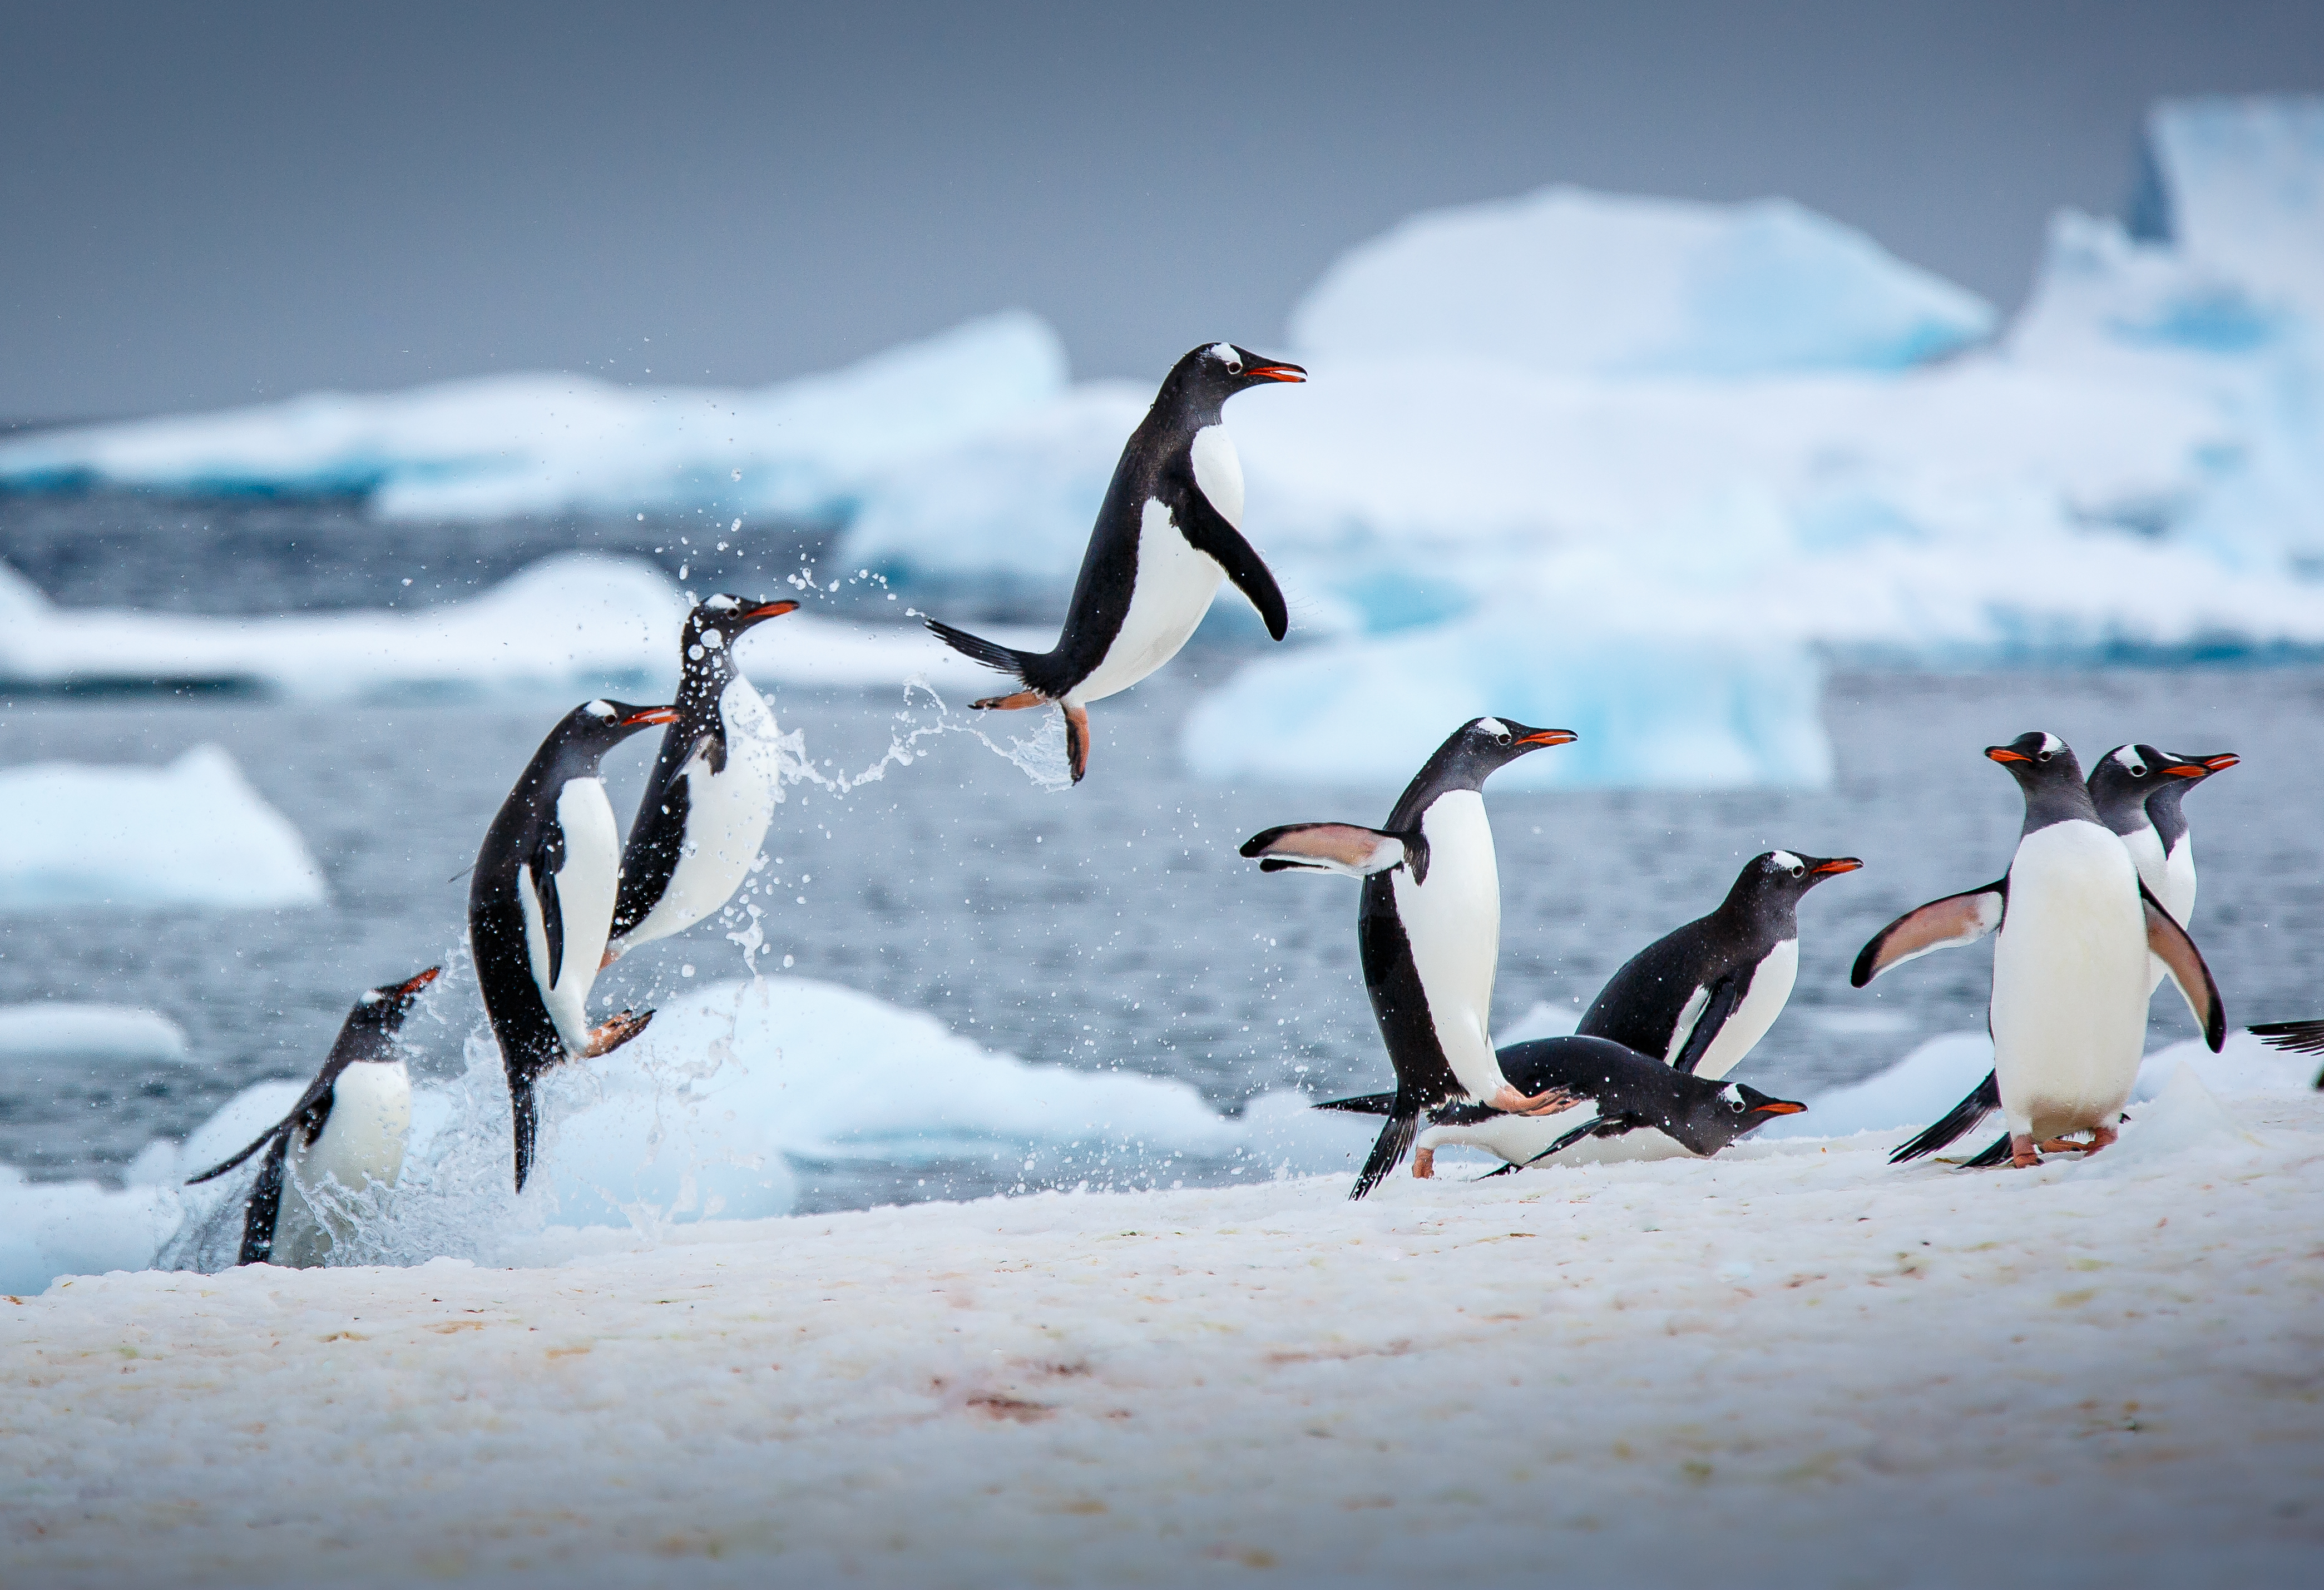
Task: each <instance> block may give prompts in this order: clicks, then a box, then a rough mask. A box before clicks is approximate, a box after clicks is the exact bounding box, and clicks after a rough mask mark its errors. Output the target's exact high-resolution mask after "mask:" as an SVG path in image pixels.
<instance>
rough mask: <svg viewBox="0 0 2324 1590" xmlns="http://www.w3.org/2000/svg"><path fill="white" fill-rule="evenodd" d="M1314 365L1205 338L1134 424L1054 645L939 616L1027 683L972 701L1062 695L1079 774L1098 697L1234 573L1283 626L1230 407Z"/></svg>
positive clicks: (1280, 628) (1166, 647) (1151, 656)
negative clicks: (1254, 526) (975, 631)
mask: <svg viewBox="0 0 2324 1590" xmlns="http://www.w3.org/2000/svg"><path fill="white" fill-rule="evenodd" d="M1306 379H1307V372H1305V371H1304V370H1302V369H1301V368H1300V367H1299V366H1298V365H1296V364H1286V363H1283V362H1282V361H1281V360H1278V359H1262V358H1261V357H1259V355H1258V354H1254V353H1252V352H1251V351H1250V349H1249V348H1241V347H1237V346H1236V345H1234V344H1232V343H1213V344H1212V345H1210V346H1209V347H1206V348H1196V349H1195V350H1194V352H1193V353H1191V354H1187V355H1186V356H1185V358H1183V359H1181V360H1179V361H1178V363H1176V365H1174V366H1173V367H1172V368H1171V371H1170V373H1169V374H1168V375H1167V376H1166V377H1164V378H1163V381H1162V390H1161V391H1159V392H1157V394H1156V395H1155V399H1154V406H1153V407H1152V408H1150V409H1148V410H1147V411H1146V418H1144V419H1143V420H1141V421H1139V426H1138V428H1137V429H1136V430H1134V431H1132V432H1131V433H1130V441H1129V443H1128V444H1127V445H1126V446H1124V447H1123V448H1122V450H1121V461H1120V463H1119V464H1115V465H1114V470H1113V483H1112V484H1111V485H1109V486H1108V487H1107V488H1106V492H1105V501H1104V502H1103V504H1102V505H1101V506H1100V507H1099V509H1098V512H1097V528H1095V529H1094V530H1093V531H1092V532H1091V535H1090V542H1089V549H1088V551H1086V552H1085V553H1084V554H1083V556H1082V570H1081V576H1080V578H1079V579H1077V580H1075V581H1074V595H1073V602H1072V603H1071V605H1070V606H1069V607H1068V609H1067V611H1066V613H1065V631H1064V633H1062V634H1061V635H1059V636H1058V637H1057V644H1056V646H1055V647H1053V648H1050V649H1049V650H1047V651H1046V652H1029V651H1017V650H1014V649H1012V648H1010V647H1006V646H1001V645H998V644H996V643H994V642H992V641H990V640H985V639H979V638H978V637H976V636H974V635H971V634H969V633H967V632H966V631H965V630H955V629H954V628H953V627H952V626H951V625H950V624H940V623H938V622H936V620H933V619H931V620H928V628H929V629H930V630H934V631H935V632H936V634H937V635H938V636H940V637H941V638H942V639H944V641H945V644H946V645H948V646H950V647H952V648H954V650H955V651H958V652H960V653H962V654H963V655H964V656H967V657H973V658H974V659H975V660H976V661H978V662H980V663H982V664H983V665H984V666H987V667H990V668H998V669H1000V670H1001V672H1002V673H1004V674H1010V675H1013V676H1016V678H1017V680H1018V682H1019V684H1021V685H1023V686H1024V688H1023V689H1022V690H1019V691H1017V692H1015V693H1014V694H1009V695H995V696H988V697H986V698H985V699H984V700H982V701H979V702H973V703H970V704H971V705H972V706H977V707H990V708H995V709H998V710H1000V711H1003V712H1010V711H1014V710H1016V709H1018V708H1020V707H1037V706H1043V705H1046V704H1047V703H1051V702H1055V703H1056V704H1057V705H1058V707H1059V708H1061V709H1062V710H1063V711H1064V712H1065V751H1066V756H1067V758H1068V760H1069V761H1070V762H1071V763H1072V766H1073V776H1074V783H1075V784H1079V783H1080V782H1081V780H1082V775H1083V774H1084V772H1086V771H1087V770H1088V767H1089V710H1088V709H1089V703H1092V702H1093V701H1101V700H1102V699H1104V698H1105V697H1106V696H1109V695H1112V694H1117V693H1119V692H1120V691H1124V690H1127V689H1129V688H1130V686H1131V685H1135V684H1137V683H1138V682H1139V680H1140V679H1143V678H1145V677H1146V676H1147V675H1148V674H1151V673H1152V672H1154V670H1155V669H1157V668H1158V667H1160V666H1162V665H1163V664H1164V663H1167V662H1168V661H1169V660H1170V659H1171V658H1172V657H1176V656H1177V655H1178V648H1180V647H1183V646H1184V645H1185V644H1186V639H1187V637H1189V636H1191V635H1192V634H1194V626H1195V625H1197V624H1199V623H1201V622H1202V621H1203V614H1204V613H1206V612H1208V611H1210V609H1211V598H1212V597H1213V596H1214V595H1216V594H1217V593H1218V588H1219V582H1220V581H1221V580H1222V579H1225V580H1232V581H1233V582H1234V583H1235V585H1236V588H1237V589H1239V590H1240V591H1241V592H1242V593H1243V594H1244V595H1245V596H1247V597H1249V598H1250V604H1251V605H1252V606H1253V607H1255V608H1257V609H1258V610H1259V617H1260V618H1261V619H1262V620H1265V621H1266V624H1267V632H1268V634H1269V635H1271V636H1273V637H1274V638H1275V639H1277V640H1280V639H1283V634H1284V630H1285V629H1286V626H1287V625H1288V623H1289V619H1288V616H1287V615H1286V612H1285V610H1284V606H1283V593H1282V592H1281V591H1279V590H1277V588H1276V584H1275V576H1274V575H1273V574H1270V573H1268V567H1267V564H1266V563H1265V561H1264V560H1262V559H1261V558H1260V557H1259V554H1258V553H1257V552H1256V551H1255V550H1253V549H1252V547H1251V545H1250V542H1248V541H1246V540H1244V539H1243V537H1242V461H1241V459H1240V457H1239V456H1237V455H1236V453H1235V446H1234V440H1233V438H1232V437H1229V436H1228V435H1227V431H1226V427H1225V425H1224V424H1223V423H1222V418H1221V412H1220V411H1221V409H1222V408H1223V407H1224V405H1225V403H1226V400H1228V399H1229V398H1231V397H1233V396H1234V395H1235V394H1236V393H1237V392H1240V391H1248V390H1250V388H1252V387H1256V386H1266V385H1269V384H1272V383H1273V382H1276V381H1305V380H1306Z"/></svg>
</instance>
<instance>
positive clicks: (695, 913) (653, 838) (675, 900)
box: [605, 595, 798, 962]
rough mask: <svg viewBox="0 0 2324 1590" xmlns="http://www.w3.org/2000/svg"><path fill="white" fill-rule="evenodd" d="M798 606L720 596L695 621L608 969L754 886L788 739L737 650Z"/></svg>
mask: <svg viewBox="0 0 2324 1590" xmlns="http://www.w3.org/2000/svg"><path fill="white" fill-rule="evenodd" d="M797 610H798V602H746V601H744V600H743V599H742V597H739V596H727V595H718V596H713V597H710V598H709V599H708V600H706V601H705V602H699V603H697V604H696V607H695V609H694V611H692V612H690V613H688V614H687V616H686V627H685V629H684V630H682V631H681V633H680V636H679V640H678V664H679V668H680V677H679V681H678V701H677V703H676V705H677V709H678V716H677V718H676V719H675V720H674V721H672V722H671V723H670V726H669V728H668V729H666V730H664V731H662V737H661V752H660V754H659V756H657V757H656V758H654V765H653V771H652V773H651V774H650V775H649V776H648V777H647V778H646V792H645V795H644V798H643V799H641V800H640V801H639V803H638V814H637V816H636V817H635V818H634V819H633V820H632V822H631V823H630V839H629V843H628V844H627V845H625V846H624V847H623V848H622V887H621V890H620V893H619V896H617V898H616V899H615V901H614V904H613V933H612V936H611V938H610V939H609V940H608V942H607V943H606V946H605V960H607V961H608V962H611V961H612V960H615V959H617V958H618V957H620V956H621V955H622V954H624V953H626V952H627V951H631V950H633V949H635V948H637V946H639V945H640V944H643V943H649V942H652V941H653V940H655V939H664V938H668V937H669V935H670V934H672V933H682V932H684V931H685V930H686V929H687V928H689V927H692V926H693V925H694V924H696V923H697V922H700V921H701V920H702V919H703V918H704V917H705V916H708V915H709V914H711V913H713V912H714V911H716V910H718V909H719V908H720V907H721V906H723V905H725V904H726V902H727V901H728V900H730V899H732V898H733V895H734V891H735V890H736V889H738V888H740V887H742V880H743V879H744V878H748V877H749V876H750V875H751V866H752V862H754V861H756V860H757V859H759V850H760V847H761V846H762V845H763V844H764V843H765V842H766V839H767V824H768V823H770V822H771V821H772V820H773V818H774V814H775V803H776V802H778V801H779V800H781V799H782V786H781V784H780V773H779V768H778V767H776V766H775V765H774V763H773V757H774V754H775V753H774V746H775V740H776V737H777V734H778V732H779V731H778V730H777V728H776V726H775V715H774V713H773V712H772V711H770V709H769V707H768V706H767V701H766V698H765V697H764V696H762V695H761V694H759V692H758V690H757V689H756V688H755V687H754V686H753V685H752V684H751V682H750V681H749V680H748V679H745V678H744V677H742V675H741V673H739V672H738V671H737V670H736V668H735V666H734V645H735V642H736V641H738V640H740V639H742V637H743V636H744V635H745V634H747V633H749V632H750V631H751V630H752V629H753V628H755V627H756V626H758V625H760V624H762V623H765V622H766V621H767V620H769V619H774V618H780V617H781V616H782V615H783V614H785V613H787V612H792V611H797Z"/></svg>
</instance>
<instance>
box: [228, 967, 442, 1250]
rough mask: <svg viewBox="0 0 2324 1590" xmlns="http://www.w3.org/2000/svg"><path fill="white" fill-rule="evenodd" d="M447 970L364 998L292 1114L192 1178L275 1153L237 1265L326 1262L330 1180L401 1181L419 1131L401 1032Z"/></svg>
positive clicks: (245, 1227) (261, 1177) (250, 1208)
mask: <svg viewBox="0 0 2324 1590" xmlns="http://www.w3.org/2000/svg"><path fill="white" fill-rule="evenodd" d="M442 970H443V968H441V967H438V966H431V967H429V969H428V970H426V971H423V972H421V973H420V975H419V976H417V977H413V978H407V979H404V980H403V981H402V982H400V983H389V984H387V985H386V986H385V987H383V988H374V989H372V990H371V991H370V992H369V993H367V994H365V995H364V997H362V998H360V999H358V1000H356V1001H355V1008H354V1009H353V1010H350V1011H349V1012H347V1019H346V1021H345V1022H344V1023H342V1024H341V1025H340V1027H339V1035H338V1037H337V1040H335V1041H334V1042H333V1043H332V1044H331V1052H330V1053H329V1054H328V1055H327V1056H326V1057H325V1059H324V1061H323V1069H322V1070H321V1071H318V1072H316V1073H315V1080H313V1081H312V1082H309V1084H308V1085H307V1091H306V1092H304V1093H302V1094H300V1096H299V1102H298V1103H296V1104H294V1105H292V1106H291V1113H290V1114H289V1115H286V1116H284V1117H282V1118H281V1120H279V1121H277V1122H275V1123H274V1125H272V1126H269V1127H267V1128H266V1130H265V1131H263V1132H262V1133H260V1134H259V1135H258V1136H257V1138H256V1140H255V1141H254V1142H253V1143H252V1144H250V1146H249V1147H247V1148H245V1149H244V1150H243V1151H242V1152H241V1153H237V1154H235V1155H234V1156H233V1157H232V1158H231V1159H227V1160H225V1161H223V1162H221V1163H218V1164H215V1165H212V1166H211V1167H210V1168H209V1169H208V1170H207V1171H204V1172H202V1173H201V1174H200V1175H198V1176H189V1177H188V1178H187V1179H186V1185H187V1186H189V1187H193V1186H197V1185H198V1184H199V1183H201V1182H204V1181H215V1180H217V1178H218V1177H220V1176H223V1175H225V1174H226V1172H228V1171H231V1170H233V1169H234V1168H235V1166H236V1165H238V1164H240V1163H243V1162H244V1160H246V1159H248V1158H249V1157H250V1156H251V1155H252V1154H254V1153H258V1151H259V1150H261V1149H264V1150H265V1151H266V1157H265V1159H264V1160H263V1161H262V1162H260V1164H259V1171H258V1180H257V1181H256V1182H255V1183H254V1184H253V1186H252V1188H251V1190H250V1192H249V1194H248V1196H247V1197H246V1198H244V1200H243V1216H242V1248H241V1252H240V1255H239V1256H237V1257H236V1258H235V1264H269V1263H272V1264H299V1265H313V1264H321V1263H322V1262H323V1255H325V1254H326V1253H327V1252H328V1251H329V1248H330V1245H331V1237H332V1236H333V1235H334V1234H333V1233H332V1232H331V1231H329V1230H327V1229H326V1228H325V1227H326V1225H327V1220H326V1219H324V1218H321V1217H319V1216H318V1213H317V1211H316V1209H315V1205H316V1203H317V1201H318V1199H317V1198H316V1196H315V1195H316V1194H318V1193H319V1192H320V1191H321V1190H322V1187H323V1184H324V1182H325V1181H333V1182H336V1183H337V1185H338V1186H340V1187H342V1188H344V1189H346V1190H348V1191H350V1192H358V1191H361V1190H363V1186H364V1183H365V1182H366V1181H380V1182H388V1183H392V1182H393V1181H394V1180H395V1178H396V1175H397V1173H398V1172H401V1170H402V1168H403V1143H404V1136H405V1134H406V1133H407V1132H408V1131H409V1130H410V1126H411V1077H410V1072H409V1071H406V1070H405V1069H404V1064H403V1055H402V1052H401V1051H400V1050H399V1049H398V1048H397V1047H396V1043H395V1035H396V1034H397V1033H399V1032H401V1030H402V1028H403V1018H404V1017H405V1016H409V1015H410V1014H411V1007H412V1006H413V1005H415V1004H417V1003H418V1002H419V999H420V995H421V994H422V993H423V992H424V991H426V989H427V988H428V985H429V984H430V983H432V982H434V981H435V980H436V978H437V974H438V973H439V972H440V971H442ZM285 1181H288V1182H289V1183H290V1184H291V1186H292V1187H293V1188H295V1189H296V1190H297V1191H298V1193H299V1195H300V1202H299V1205H298V1206H297V1208H296V1209H294V1210H291V1211H287V1213H288V1214H289V1215H290V1216H291V1218H285V1217H286V1210H285V1209H284V1208H283V1199H282V1193H283V1187H284V1183H285Z"/></svg>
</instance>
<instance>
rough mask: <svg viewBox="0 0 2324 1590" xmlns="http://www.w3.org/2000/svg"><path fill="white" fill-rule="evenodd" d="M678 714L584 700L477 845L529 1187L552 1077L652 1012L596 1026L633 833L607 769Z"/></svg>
mask: <svg viewBox="0 0 2324 1590" xmlns="http://www.w3.org/2000/svg"><path fill="white" fill-rule="evenodd" d="M677 718H678V709H677V708H675V707H637V706H632V705H630V704H628V703H625V702H617V701H591V702H584V703H581V704H580V705H579V706H577V707H575V708H574V709H573V710H572V711H571V712H568V713H567V714H566V715H565V717H564V719H563V720H562V721H560V722H558V725H557V727H556V728H555V729H553V730H551V731H549V738H548V739H546V740H542V741H541V742H540V749H539V750H537V751H535V752H534V753H533V756H532V760H531V761H530V763H528V764H526V766H525V769H524V772H523V774H522V775H521V777H519V778H518V779H517V781H516V787H515V788H513V789H512V790H511V791H509V795H508V799H507V800H506V801H505V802H503V804H502V805H501V809H500V812H499V813H498V815H496V816H494V817H493V822H492V826H491V827H490V828H488V829H486V830H485V831H484V843H483V845H482V846H480V847H479V848H478V849H477V851H476V869H475V874H474V876H473V877H472V878H470V880H469V884H468V944H469V948H470V951H472V952H473V953H474V955H475V960H476V980H477V982H478V984H479V985H480V986H481V987H482V988H483V991H484V1013H485V1015H486V1016H490V1017H491V1018H492V1026H493V1040H494V1041H495V1042H496V1043H499V1045H500V1050H501V1065H502V1067H503V1070H505V1071H507V1073H508V1084H509V1105H510V1108H511V1111H512V1116H513V1118H514V1125H515V1135H516V1186H517V1190H518V1191H520V1192H521V1191H523V1190H524V1182H525V1178H526V1177H527V1176H528V1175H530V1173H531V1171H532V1146H533V1140H534V1138H535V1136H536V1135H538V1133H539V1117H538V1116H537V1114H536V1113H535V1105H534V1099H533V1089H534V1083H535V1082H536V1081H537V1080H538V1079H539V1076H540V1074H541V1073H542V1072H543V1071H548V1070H549V1068H550V1067H552V1066H554V1065H557V1064H558V1063H559V1062H563V1061H565V1060H566V1059H567V1058H569V1057H572V1056H576V1055H577V1056H585V1057H587V1056H595V1055H599V1054H604V1053H607V1052H611V1051H612V1050H613V1049H616V1048H618V1047H619V1046H620V1045H622V1043H627V1042H628V1041H629V1040H630V1039H632V1038H633V1037H635V1036H636V1035H637V1034H639V1033H640V1032H641V1031H642V1030H643V1029H644V1027H645V1025H646V1022H647V1021H648V1020H649V1019H650V1018H651V1016H652V1012H650V1011H649V1012H647V1013H646V1014H645V1015H643V1016H633V1015H632V1014H631V1013H630V1012H628V1011H623V1012H622V1013H621V1015H619V1016H615V1017H614V1018H613V1019H612V1020H610V1021H607V1022H605V1023H604V1024H603V1025H600V1026H598V1027H596V1028H595V1029H592V1028H591V1027H590V1025H589V1021H588V1004H589V989H590V988H591V986H592V985H593V984H595V981H596V980H597V972H598V969H599V968H600V967H601V966H602V965H603V964H604V956H605V943H606V940H607V938H608V937H609V936H610V934H611V932H612V927H613V903H614V900H615V899H616V897H617V896H618V895H619V892H620V883H621V869H622V866H621V864H622V841H621V834H620V832H619V830H618V829H616V828H615V826H614V824H613V807H612V805H611V804H608V803H607V802H606V799H605V783H604V779H603V778H601V777H598V767H599V764H600V763H601V762H602V761H603V760H604V755H605V753H606V752H607V751H609V750H611V749H613V747H615V746H617V745H619V744H620V743H621V742H622V740H627V739H628V738H629V737H630V736H631V735H632V734H635V733H637V732H638V731H640V730H641V729H648V728H651V727H652V726H654V725H655V724H658V723H669V722H674V721H677Z"/></svg>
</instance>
